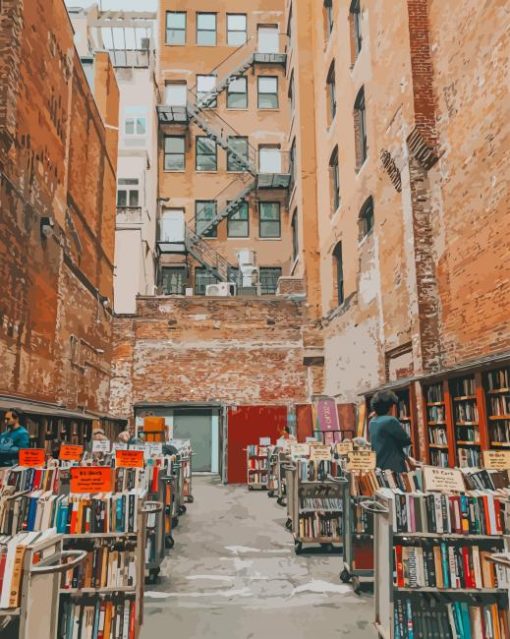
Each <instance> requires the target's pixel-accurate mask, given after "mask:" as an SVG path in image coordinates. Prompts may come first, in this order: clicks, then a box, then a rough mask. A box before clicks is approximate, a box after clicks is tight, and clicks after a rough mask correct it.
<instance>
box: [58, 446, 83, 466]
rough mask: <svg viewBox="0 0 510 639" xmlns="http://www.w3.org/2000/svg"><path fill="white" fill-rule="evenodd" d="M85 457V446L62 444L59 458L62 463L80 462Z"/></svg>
mask: <svg viewBox="0 0 510 639" xmlns="http://www.w3.org/2000/svg"><path fill="white" fill-rule="evenodd" d="M82 455H83V446H78V445H77V444H76V445H75V444H62V446H61V447H60V451H59V454H58V458H59V459H61V460H62V461H78V462H79V461H80V460H81V458H82Z"/></svg>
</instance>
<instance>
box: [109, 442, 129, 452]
mask: <svg viewBox="0 0 510 639" xmlns="http://www.w3.org/2000/svg"><path fill="white" fill-rule="evenodd" d="M127 447H128V445H127V444H123V443H122V442H116V443H115V444H114V445H113V446H112V450H114V451H115V450H127Z"/></svg>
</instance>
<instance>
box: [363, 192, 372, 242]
mask: <svg viewBox="0 0 510 639" xmlns="http://www.w3.org/2000/svg"><path fill="white" fill-rule="evenodd" d="M373 228H374V200H373V198H372V196H370V197H369V198H368V200H367V201H366V202H365V204H363V206H362V207H361V211H360V214H359V235H360V239H361V240H362V239H363V238H364V237H365V236H366V235H368V234H369V233H370V231H371V230H372V229H373Z"/></svg>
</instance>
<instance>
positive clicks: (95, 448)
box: [92, 439, 110, 453]
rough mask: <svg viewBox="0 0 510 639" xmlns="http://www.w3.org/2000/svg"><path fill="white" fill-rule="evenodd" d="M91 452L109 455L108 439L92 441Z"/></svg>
mask: <svg viewBox="0 0 510 639" xmlns="http://www.w3.org/2000/svg"><path fill="white" fill-rule="evenodd" d="M92 452H93V453H109V452H110V440H109V439H93V440H92Z"/></svg>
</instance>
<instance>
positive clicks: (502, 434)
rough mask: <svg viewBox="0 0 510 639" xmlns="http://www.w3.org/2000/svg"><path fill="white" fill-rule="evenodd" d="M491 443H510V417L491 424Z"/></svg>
mask: <svg viewBox="0 0 510 639" xmlns="http://www.w3.org/2000/svg"><path fill="white" fill-rule="evenodd" d="M489 432H490V438H491V443H492V444H494V443H499V444H509V445H510V419H505V420H504V421H498V422H494V423H493V424H490V431H489Z"/></svg>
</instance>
